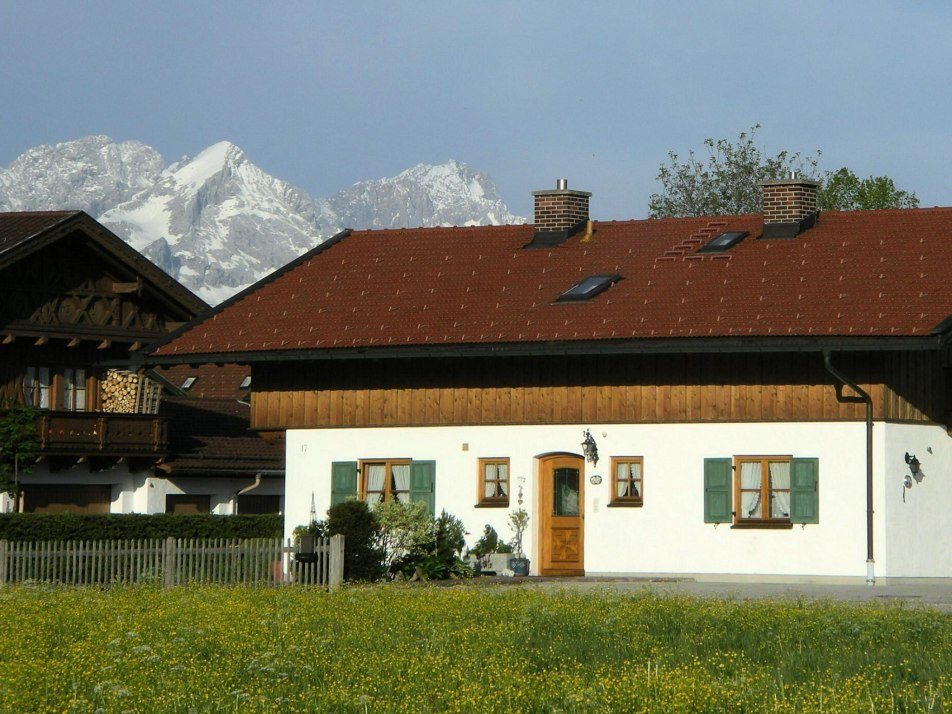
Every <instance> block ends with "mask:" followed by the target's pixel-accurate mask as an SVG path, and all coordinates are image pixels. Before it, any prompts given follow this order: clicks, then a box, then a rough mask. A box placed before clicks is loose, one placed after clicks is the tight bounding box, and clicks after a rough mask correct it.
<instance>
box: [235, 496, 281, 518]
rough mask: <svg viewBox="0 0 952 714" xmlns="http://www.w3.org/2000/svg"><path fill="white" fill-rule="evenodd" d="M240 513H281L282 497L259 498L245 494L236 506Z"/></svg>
mask: <svg viewBox="0 0 952 714" xmlns="http://www.w3.org/2000/svg"><path fill="white" fill-rule="evenodd" d="M235 505H236V506H237V508H238V511H237V512H238V513H244V514H249V513H256V514H261V513H281V497H280V496H259V495H257V494H254V493H245V494H241V495H240V496H238V503H237V504H235Z"/></svg>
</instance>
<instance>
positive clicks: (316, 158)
mask: <svg viewBox="0 0 952 714" xmlns="http://www.w3.org/2000/svg"><path fill="white" fill-rule="evenodd" d="M0 76H2V81H0V127H2V130H0V166H3V167H5V166H8V165H9V164H10V163H11V162H12V161H13V160H14V159H16V157H17V156H19V155H20V154H21V153H23V152H24V151H26V150H28V149H30V148H32V147H34V146H38V145H41V144H55V143H58V142H63V141H70V140H73V139H78V138H80V137H83V136H88V135H91V134H105V135H107V136H110V137H111V138H112V139H114V140H116V141H123V140H138V141H142V142H144V143H145V144H148V145H149V146H152V147H154V148H155V149H157V150H158V151H159V152H160V153H161V154H162V156H163V158H164V159H165V160H166V162H168V163H171V162H172V161H174V160H176V159H178V158H180V157H182V156H184V155H195V154H197V153H198V152H200V151H201V150H202V149H204V148H206V147H208V146H209V145H211V144H213V143H215V142H218V141H221V140H228V141H231V142H233V143H234V144H237V145H238V146H239V147H241V148H242V149H243V150H244V152H245V154H246V155H247V156H248V158H249V159H250V160H251V161H252V162H253V163H255V164H257V165H258V166H260V167H261V168H262V169H263V170H265V171H267V172H268V173H270V174H272V175H274V176H276V177H278V178H280V179H283V180H285V181H288V182H290V183H292V184H294V185H296V186H298V187H300V188H301V189H303V190H304V191H306V192H307V193H309V194H310V195H311V196H314V197H320V196H328V195H330V194H332V193H335V192H336V191H339V190H341V189H343V188H346V187H348V186H350V185H351V184H353V183H355V182H357V181H363V180H368V179H377V178H382V177H385V176H393V175H396V174H397V173H399V172H400V171H403V170H404V169H407V168H410V167H411V166H414V165H416V164H419V163H426V164H439V163H443V162H445V161H448V160H450V159H456V160H458V161H461V162H464V163H466V164H469V165H470V166H471V167H473V168H475V169H478V170H481V171H484V172H486V173H487V174H489V175H490V176H491V177H492V178H493V179H494V181H495V183H496V185H497V187H498V189H499V192H500V194H501V196H502V198H503V199H504V200H505V201H506V202H507V204H508V205H509V208H510V210H511V211H512V212H513V213H516V214H517V215H522V216H527V217H530V218H531V212H532V197H531V193H532V191H535V190H540V189H550V188H554V187H555V182H556V179H558V178H565V179H567V180H568V182H569V187H570V188H575V189H580V190H584V191H590V192H592V198H591V213H592V216H593V218H596V219H598V220H612V219H617V220H624V219H630V218H644V217H646V216H647V208H648V199H649V196H650V195H651V194H652V193H655V192H657V191H659V190H660V185H659V184H658V182H657V175H658V169H659V167H660V166H661V165H662V164H663V163H665V162H666V161H667V157H668V152H670V151H674V152H676V153H677V154H678V155H680V156H682V157H683V156H685V155H686V154H687V153H688V152H689V151H691V150H694V151H695V152H696V153H699V154H700V155H702V156H705V155H706V153H705V152H706V150H705V147H704V140H705V139H706V138H714V139H719V138H725V139H729V140H731V141H736V140H737V137H738V135H739V134H740V132H742V131H745V130H749V129H750V128H751V127H752V126H754V125H757V124H759V125H760V129H758V130H757V131H756V134H755V142H756V144H757V146H758V147H760V148H761V149H762V150H763V151H764V152H766V153H768V154H770V155H773V154H776V153H777V152H779V151H781V150H789V151H799V152H801V153H803V154H815V153H816V152H817V151H818V150H819V151H820V152H821V156H820V169H821V172H822V171H824V170H835V169H837V168H839V167H841V166H848V167H849V168H850V169H852V170H853V171H854V173H856V174H857V175H858V176H860V177H866V176H871V175H875V176H880V175H886V176H889V177H891V178H892V179H893V180H894V181H895V182H896V184H897V185H898V186H899V187H900V188H903V189H905V190H908V191H914V192H915V193H916V194H917V195H918V197H919V199H920V201H921V205H923V206H935V205H942V206H948V205H952V181H950V178H952V169H950V166H952V161H950V159H952V129H950V125H952V82H950V79H949V78H950V76H952V3H948V2H945V1H943V2H925V1H922V2H916V1H915V0H909V1H907V2H902V3H900V2H882V1H878V0H864V1H858V0H838V1H837V2H827V1H823V2H819V1H813V0H802V1H801V2H773V1H771V0H756V1H748V0H722V1H718V2H712V1H710V0H706V1H703V2H701V1H698V2H686V1H681V0H662V1H659V2H654V1H651V0H644V1H636V0H628V1H621V2H608V1H604V2H600V1H599V0H586V2H579V1H578V0H572V1H571V2H568V1H565V0H542V1H540V2H535V1H528V0H527V1H525V2H517V1H516V0H510V1H509V2H497V1H494V0H480V1H479V2H463V1H462V0H460V1H455V0H438V1H433V2H430V1H424V0H403V1H401V2H389V1H385V0H378V1H374V2H367V1H363V0H341V1H340V2H336V1H331V0H322V1H319V0H310V1H304V0H297V1H294V2H292V1H290V0H269V1H268V2H246V1H243V0H217V1H216V2H210V1H205V0H185V1H184V2H183V1H180V0H160V1H158V2H156V1H155V0H151V1H150V2H143V1H140V0H82V1H81V2H80V1H78V0H0Z"/></svg>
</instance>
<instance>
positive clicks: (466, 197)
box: [324, 161, 525, 229]
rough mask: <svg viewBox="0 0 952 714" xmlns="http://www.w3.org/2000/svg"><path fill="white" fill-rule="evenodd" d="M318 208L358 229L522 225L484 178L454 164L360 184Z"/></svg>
mask: <svg viewBox="0 0 952 714" xmlns="http://www.w3.org/2000/svg"><path fill="white" fill-rule="evenodd" d="M324 204H325V206H326V208H327V209H328V212H327V213H326V214H325V215H331V216H334V217H336V218H337V219H338V221H339V222H340V223H341V224H342V225H346V226H350V227H354V228H361V229H365V228H411V227H414V228H415V227H419V226H459V225H465V226H470V225H501V224H510V223H525V219H524V218H520V217H518V216H514V215H512V214H511V213H510V212H509V209H508V208H507V207H506V204H505V203H504V202H503V200H502V199H501V198H500V197H499V194H498V193H497V191H496V186H495V184H494V183H493V181H492V179H491V178H490V177H489V176H488V175H486V174H485V173H483V172H482V171H475V170H473V169H471V168H470V167H469V166H467V165H466V164H462V163H460V162H458V161H448V162H446V163H445V164H440V165H439V166H427V165H425V164H419V165H417V166H414V167H413V168H411V169H407V170H406V171H404V172H403V173H401V174H399V175H397V176H394V177H393V178H383V179H379V180H376V181H363V182H361V183H357V184H354V185H353V186H352V187H351V188H349V189H345V190H343V191H340V192H339V193H336V194H334V195H333V196H331V197H329V198H328V199H326V200H325V201H324Z"/></svg>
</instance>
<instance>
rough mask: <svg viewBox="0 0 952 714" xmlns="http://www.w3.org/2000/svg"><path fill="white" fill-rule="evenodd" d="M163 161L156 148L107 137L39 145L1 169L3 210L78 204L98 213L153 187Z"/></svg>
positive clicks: (39, 208)
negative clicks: (115, 140)
mask: <svg viewBox="0 0 952 714" xmlns="http://www.w3.org/2000/svg"><path fill="white" fill-rule="evenodd" d="M164 165H165V162H164V161H163V160H162V157H161V156H160V155H159V152H158V151H156V150H155V149H153V148H152V147H149V146H146V145H145V144H143V143H142V142H139V141H121V142H114V141H112V140H111V139H110V138H109V137H108V136H87V137H85V138H83V139H78V140H76V141H68V142H65V143H62V144H48V145H44V146H37V147H34V148H32V149H30V150H28V151H26V152H25V153H23V154H21V155H20V156H19V157H18V158H17V159H16V160H15V161H14V162H13V163H12V164H10V166H9V167H8V168H6V169H2V168H0V211H38V210H47V209H60V208H70V209H73V208H78V209H81V210H83V211H86V212H87V213H89V214H91V215H93V216H96V215H99V214H101V213H102V212H103V211H105V210H106V209H108V208H109V207H111V206H113V205H115V204H116V203H119V202H120V201H125V200H127V199H129V198H131V197H132V196H133V195H134V194H135V193H137V192H138V191H142V190H143V189H147V188H149V187H150V186H151V185H152V184H153V183H154V182H155V180H156V178H157V177H158V175H159V173H160V172H161V171H162V167H163V166H164Z"/></svg>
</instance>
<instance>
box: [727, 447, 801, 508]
mask: <svg viewBox="0 0 952 714" xmlns="http://www.w3.org/2000/svg"><path fill="white" fill-rule="evenodd" d="M734 469H735V471H736V472H737V474H738V476H737V478H735V479H734V483H735V484H737V485H736V489H735V493H736V497H735V503H737V505H738V506H739V511H738V512H737V513H736V514H735V515H736V516H737V518H738V519H740V520H742V521H746V520H758V519H760V520H764V521H767V520H789V519H790V458H789V457H756V458H751V457H746V456H745V457H741V458H738V459H736V464H735V466H734Z"/></svg>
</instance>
